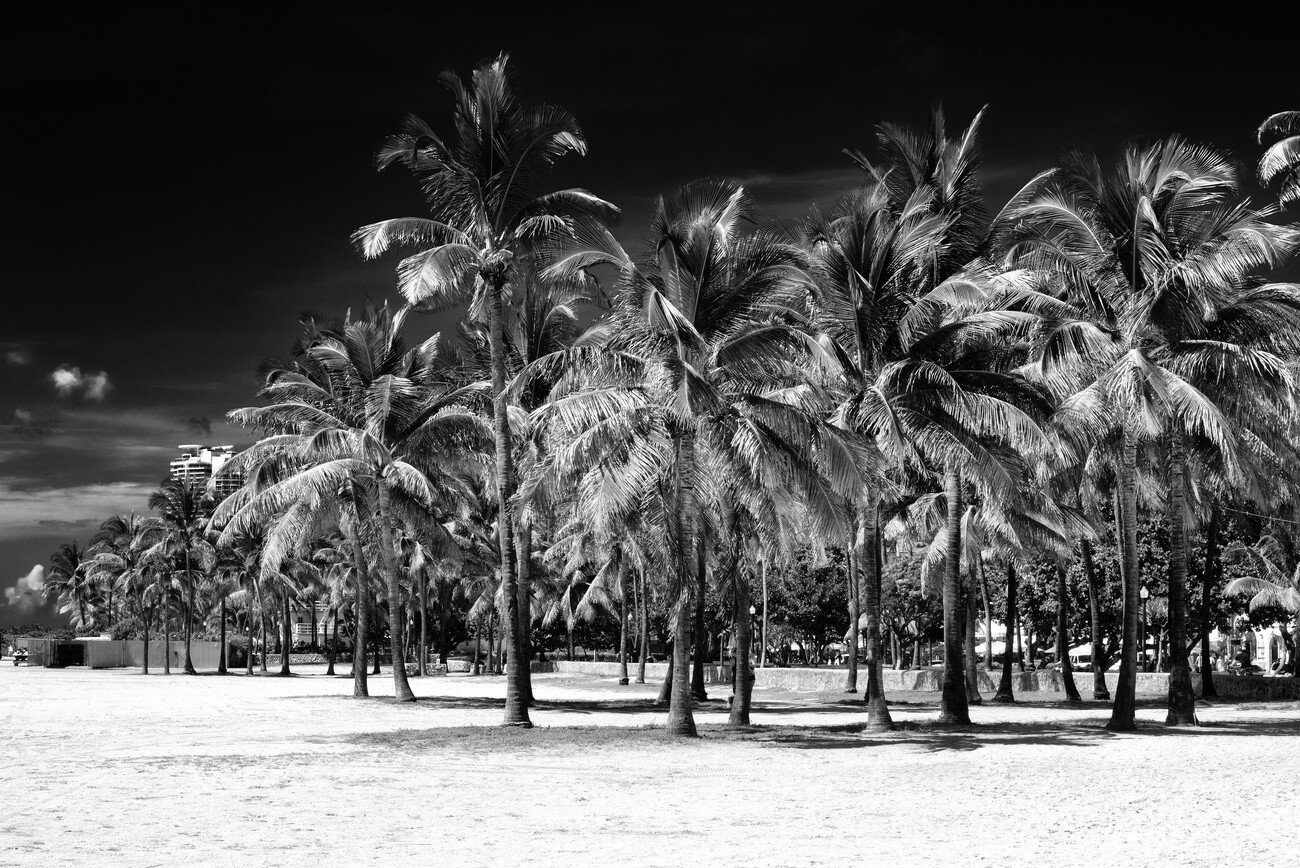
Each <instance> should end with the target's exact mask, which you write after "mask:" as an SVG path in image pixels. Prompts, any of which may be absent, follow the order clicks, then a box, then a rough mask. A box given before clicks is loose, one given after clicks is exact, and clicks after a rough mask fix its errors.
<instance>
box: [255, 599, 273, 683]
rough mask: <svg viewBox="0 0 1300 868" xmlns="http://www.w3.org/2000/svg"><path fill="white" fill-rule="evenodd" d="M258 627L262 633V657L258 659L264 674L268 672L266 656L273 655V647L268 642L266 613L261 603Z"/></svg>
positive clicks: (259, 605)
mask: <svg viewBox="0 0 1300 868" xmlns="http://www.w3.org/2000/svg"><path fill="white" fill-rule="evenodd" d="M257 627H258V629H259V630H260V631H261V633H262V656H261V657H259V658H258V660H259V661H260V667H261V670H262V672H266V656H267V655H268V654H270V653H271V646H270V644H269V643H268V642H267V641H266V611H265V610H264V609H263V608H262V605H261V603H260V601H259V603H258V606H257Z"/></svg>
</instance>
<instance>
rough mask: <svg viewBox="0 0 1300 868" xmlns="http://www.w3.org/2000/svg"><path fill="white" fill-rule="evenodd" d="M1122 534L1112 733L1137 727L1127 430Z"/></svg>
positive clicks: (1132, 445) (1134, 558)
mask: <svg viewBox="0 0 1300 868" xmlns="http://www.w3.org/2000/svg"><path fill="white" fill-rule="evenodd" d="M1116 506H1117V512H1118V514H1119V519H1120V528H1121V530H1122V534H1121V536H1120V540H1119V549H1120V552H1121V553H1122V562H1123V565H1124V566H1123V578H1124V645H1123V647H1122V648H1121V649H1120V663H1119V684H1118V685H1117V686H1116V688H1115V703H1114V705H1113V706H1112V707H1111V714H1110V722H1109V723H1107V724H1106V728H1107V729H1111V730H1131V729H1135V728H1136V726H1137V722H1136V711H1137V696H1136V694H1137V675H1136V673H1137V648H1138V642H1140V641H1141V639H1140V638H1139V637H1138V605H1139V602H1138V587H1139V585H1140V584H1141V577H1140V576H1139V574H1138V550H1137V441H1136V440H1134V438H1133V434H1132V432H1130V431H1129V430H1128V428H1127V427H1125V430H1124V446H1123V453H1122V455H1121V458H1120V469H1119V492H1118V497H1117V500H1116Z"/></svg>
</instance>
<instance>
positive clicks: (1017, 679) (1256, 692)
mask: <svg viewBox="0 0 1300 868" xmlns="http://www.w3.org/2000/svg"><path fill="white" fill-rule="evenodd" d="M532 669H533V671H534V672H573V673H583V674H585V675H598V676H604V677H608V678H617V677H618V676H619V665H618V664H617V663H591V662H588V661H580V660H572V661H570V660H554V661H551V660H548V661H546V662H545V663H537V662H534V663H533V667H532ZM627 671H628V676H629V677H631V678H635V677H636V673H637V667H636V665H635V664H632V663H629V664H628V667H627ZM667 672H668V664H667V663H647V664H646V681H662V680H663V679H664V677H665V676H666V675H667ZM977 674H978V676H979V690H980V693H982V694H985V695H991V694H993V693H996V692H997V689H998V683H999V680H1000V679H1001V677H1002V673H1001V672H1000V671H993V672H985V671H983V670H980V671H979V672H978V673H977ZM847 677H848V670H846V669H841V668H824V669H815V668H782V667H766V668H763V669H755V670H754V686H755V687H757V688H769V689H775V690H797V691H810V692H819V693H820V692H829V691H836V690H843V689H844V682H845V679H846V678H847ZM1011 679H1012V683H1011V687H1012V690H1013V691H1014V692H1015V693H1064V692H1065V680H1064V678H1062V676H1061V673H1060V672H1057V671H1055V670H1051V669H1039V670H1030V671H1028V672H1018V671H1013V672H1012V673H1011ZM704 680H705V683H707V684H730V683H731V667H730V665H727V666H719V665H718V664H716V663H712V664H709V665H707V666H705V667H704ZM866 681H867V675H866V671H865V670H863V669H859V670H858V689H859V690H862V689H863V688H865V687H866ZM1074 686H1075V687H1077V688H1078V689H1079V693H1080V695H1081V696H1083V698H1084V699H1090V698H1091V697H1092V673H1091V672H1075V673H1074ZM1192 686H1193V688H1195V690H1196V693H1197V695H1200V692H1201V676H1200V675H1193V676H1192ZM1214 687H1215V690H1216V691H1217V692H1218V694H1219V696H1220V697H1222V698H1224V699H1300V679H1296V678H1265V677H1262V676H1240V675H1227V674H1220V673H1216V674H1215V676H1214ZM884 688H885V690H886V691H887V692H890V693H898V692H904V691H911V690H916V691H928V692H934V693H938V692H939V691H941V690H942V689H943V670H941V669H886V670H885V672H884ZM1106 688H1107V689H1108V690H1109V691H1110V692H1111V695H1112V696H1113V695H1114V694H1115V691H1116V690H1118V688H1119V673H1118V672H1107V673H1106ZM1168 692H1169V673H1167V672H1139V673H1137V675H1136V684H1135V685H1134V693H1135V694H1136V695H1138V696H1144V697H1156V696H1164V695H1166V694H1167V693H1168Z"/></svg>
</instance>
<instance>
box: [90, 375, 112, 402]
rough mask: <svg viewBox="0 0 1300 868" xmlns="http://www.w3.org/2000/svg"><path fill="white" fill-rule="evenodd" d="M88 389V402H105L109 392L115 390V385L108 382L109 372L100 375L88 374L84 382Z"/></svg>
mask: <svg viewBox="0 0 1300 868" xmlns="http://www.w3.org/2000/svg"><path fill="white" fill-rule="evenodd" d="M83 383H84V385H85V387H86V395H85V398H86V400H87V401H103V400H104V396H105V395H107V394H108V390H109V389H111V388H113V384H112V383H110V382H109V381H108V372H107V371H100V372H99V373H98V374H87V375H86V379H85V380H84V381H83Z"/></svg>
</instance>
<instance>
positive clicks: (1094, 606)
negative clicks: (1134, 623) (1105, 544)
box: [1079, 539, 1110, 702]
mask: <svg viewBox="0 0 1300 868" xmlns="http://www.w3.org/2000/svg"><path fill="white" fill-rule="evenodd" d="M1079 555H1080V557H1082V558H1083V574H1084V576H1085V577H1086V578H1087V580H1088V618H1089V621H1090V629H1091V631H1092V698H1093V699H1101V700H1104V701H1107V702H1108V701H1110V688H1109V687H1107V686H1106V660H1105V654H1106V649H1105V646H1104V645H1103V644H1102V641H1101V581H1100V580H1099V579H1098V578H1097V567H1096V565H1095V564H1094V563H1093V561H1092V541H1091V540H1088V539H1081V540H1079Z"/></svg>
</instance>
